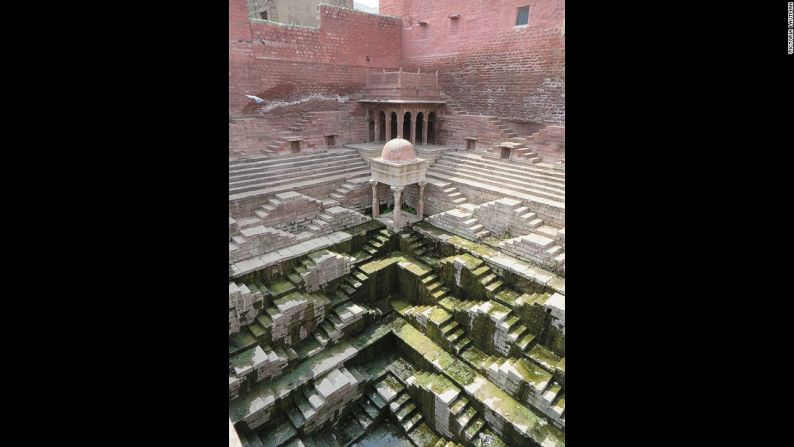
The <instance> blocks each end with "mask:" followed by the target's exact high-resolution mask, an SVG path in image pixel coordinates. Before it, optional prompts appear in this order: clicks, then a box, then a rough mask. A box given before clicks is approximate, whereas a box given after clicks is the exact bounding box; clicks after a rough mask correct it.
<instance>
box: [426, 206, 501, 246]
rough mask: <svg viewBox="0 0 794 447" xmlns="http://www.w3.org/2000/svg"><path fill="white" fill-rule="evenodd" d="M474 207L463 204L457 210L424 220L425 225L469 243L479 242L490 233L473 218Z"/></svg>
mask: <svg viewBox="0 0 794 447" xmlns="http://www.w3.org/2000/svg"><path fill="white" fill-rule="evenodd" d="M475 207H476V205H472V204H470V203H465V204H463V205H459V206H458V207H457V208H455V209H452V210H449V211H444V212H442V213H438V214H434V215H432V216H429V217H427V219H425V220H426V221H427V223H429V224H431V225H434V226H436V227H438V228H441V229H442V230H447V231H450V232H452V233H455V234H457V235H459V236H463V237H465V238H466V239H469V240H471V241H479V240H480V239H482V238H484V237H485V236H488V235H489V234H490V232H489V231H488V230H486V229H485V226H484V225H482V224H481V223H479V221H478V220H477V218H476V217H474V213H473V208H475Z"/></svg>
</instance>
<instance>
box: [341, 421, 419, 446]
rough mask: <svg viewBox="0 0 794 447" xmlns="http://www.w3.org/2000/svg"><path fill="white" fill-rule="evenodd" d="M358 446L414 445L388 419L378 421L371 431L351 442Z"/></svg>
mask: <svg viewBox="0 0 794 447" xmlns="http://www.w3.org/2000/svg"><path fill="white" fill-rule="evenodd" d="M351 446H356V447H412V446H413V444H411V441H409V440H408V438H407V437H406V436H405V435H404V434H403V433H402V431H401V430H400V429H399V428H397V427H395V426H394V424H393V423H392V422H391V421H389V420H386V421H385V422H380V423H378V424H377V425H376V426H375V427H373V428H372V429H371V431H370V432H369V433H367V434H366V435H364V436H363V437H362V438H361V439H359V440H358V442H355V443H353V444H351Z"/></svg>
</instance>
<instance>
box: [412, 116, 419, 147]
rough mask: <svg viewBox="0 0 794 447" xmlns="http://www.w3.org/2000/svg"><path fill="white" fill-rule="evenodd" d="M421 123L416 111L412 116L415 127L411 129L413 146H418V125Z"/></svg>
mask: <svg viewBox="0 0 794 447" xmlns="http://www.w3.org/2000/svg"><path fill="white" fill-rule="evenodd" d="M418 121H419V117H418V116H416V111H414V113H413V115H411V122H412V123H413V126H412V127H411V144H416V123H417V122H418Z"/></svg>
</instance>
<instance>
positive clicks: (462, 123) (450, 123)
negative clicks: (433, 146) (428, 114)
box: [440, 113, 507, 152]
mask: <svg viewBox="0 0 794 447" xmlns="http://www.w3.org/2000/svg"><path fill="white" fill-rule="evenodd" d="M469 137H472V138H476V139H477V141H476V142H475V146H474V150H475V151H477V152H479V151H484V150H486V149H488V148H492V147H494V146H496V145H497V144H499V143H501V142H503V141H506V140H507V137H505V136H504V135H503V134H502V132H500V131H499V129H498V128H497V127H496V125H495V124H494V123H492V122H491V121H489V120H488V118H486V117H484V116H473V115H459V114H454V113H451V114H447V115H446V116H445V117H444V124H443V126H442V133H441V138H440V141H441V143H442V144H446V145H448V146H452V147H456V148H459V149H466V138H469Z"/></svg>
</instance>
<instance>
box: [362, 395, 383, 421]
mask: <svg viewBox="0 0 794 447" xmlns="http://www.w3.org/2000/svg"><path fill="white" fill-rule="evenodd" d="M358 405H359V406H360V407H361V409H362V410H364V413H366V414H367V416H369V417H370V419H375V418H377V417H378V416H379V415H380V410H378V408H377V407H376V406H375V405H373V404H372V402H371V401H370V400H369V399H368V398H364V399H361V400H360V401H359V402H358Z"/></svg>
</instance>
